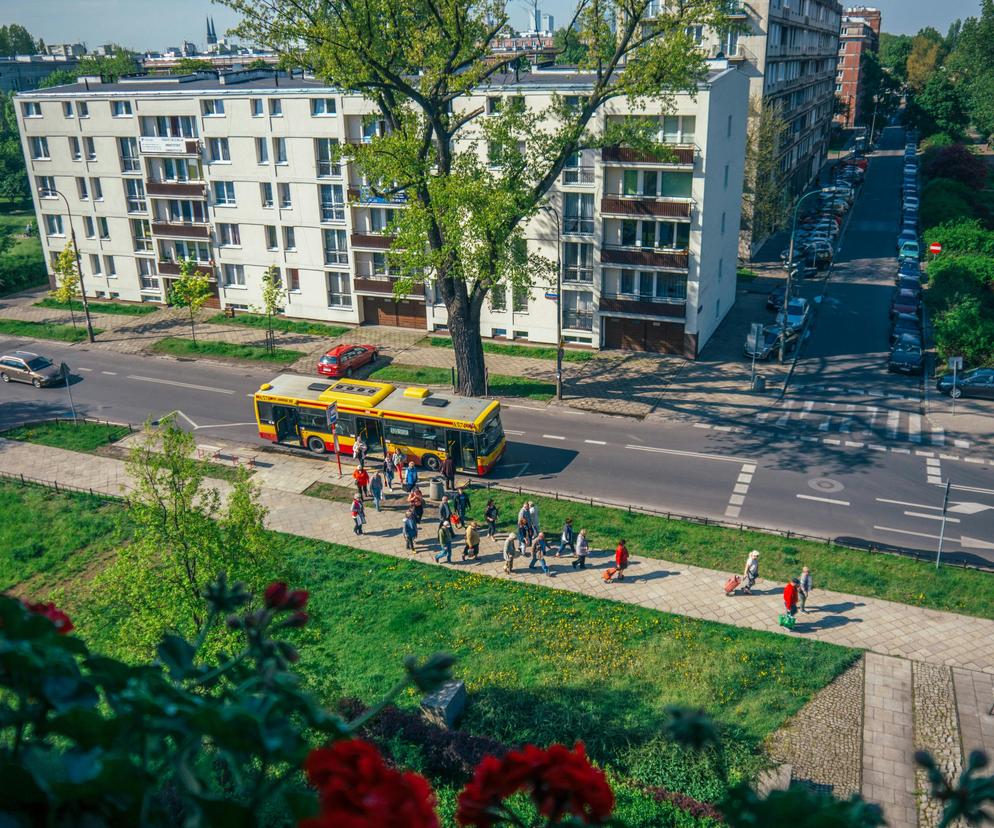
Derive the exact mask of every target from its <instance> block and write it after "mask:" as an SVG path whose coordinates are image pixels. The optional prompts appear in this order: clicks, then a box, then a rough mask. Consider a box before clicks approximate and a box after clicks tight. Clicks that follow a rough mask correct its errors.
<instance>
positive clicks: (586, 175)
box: [563, 167, 594, 184]
mask: <svg viewBox="0 0 994 828" xmlns="http://www.w3.org/2000/svg"><path fill="white" fill-rule="evenodd" d="M593 183H594V168H593V167H567V168H566V169H564V170H563V184H593Z"/></svg>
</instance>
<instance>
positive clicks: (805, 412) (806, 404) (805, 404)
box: [800, 400, 815, 420]
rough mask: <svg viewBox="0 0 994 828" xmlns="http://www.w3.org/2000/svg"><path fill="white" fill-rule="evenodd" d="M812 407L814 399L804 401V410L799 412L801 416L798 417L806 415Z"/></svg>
mask: <svg viewBox="0 0 994 828" xmlns="http://www.w3.org/2000/svg"><path fill="white" fill-rule="evenodd" d="M814 407H815V401H814V400H808V401H807V402H806V403H804V410H803V411H802V412H801V417H800V418H801V419H802V420H803V419H804V418H805V417H807V416H808V414H810V413H811V409H812V408H814Z"/></svg>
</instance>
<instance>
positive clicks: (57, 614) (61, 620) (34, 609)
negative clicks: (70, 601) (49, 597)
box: [24, 604, 74, 635]
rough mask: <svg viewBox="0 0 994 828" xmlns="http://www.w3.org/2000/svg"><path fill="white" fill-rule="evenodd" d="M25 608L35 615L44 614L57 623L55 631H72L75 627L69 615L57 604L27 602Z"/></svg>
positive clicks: (63, 633) (62, 632) (62, 633)
mask: <svg viewBox="0 0 994 828" xmlns="http://www.w3.org/2000/svg"><path fill="white" fill-rule="evenodd" d="M24 608H25V609H26V610H27V611H28V612H30V613H33V614H34V615H43V616H45V618H47V619H48V620H49V621H51V622H52V623H53V624H54V625H55V631H56V632H58V633H60V634H61V635H65V634H66V633H68V632H72V631H73V629H74V627H73V624H72V621H70V620H69V616H68V615H66V614H65V613H64V612H63V611H62V610H60V609H57V608H56V606H55V604H25V605H24Z"/></svg>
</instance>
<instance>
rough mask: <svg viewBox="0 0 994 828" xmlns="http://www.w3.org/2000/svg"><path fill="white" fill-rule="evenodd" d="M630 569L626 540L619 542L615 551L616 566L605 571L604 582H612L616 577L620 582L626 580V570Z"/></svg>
mask: <svg viewBox="0 0 994 828" xmlns="http://www.w3.org/2000/svg"><path fill="white" fill-rule="evenodd" d="M626 569H628V547H627V546H626V545H625V541H624V539H622V540H620V541H618V547H617V548H616V549H615V550H614V566H613V567H611V568H610V569H606V570H604V580H605V581H610V580H611V578H613V577H614V576H615V575H617V576H618V580H619V581H623V580H625V570H626Z"/></svg>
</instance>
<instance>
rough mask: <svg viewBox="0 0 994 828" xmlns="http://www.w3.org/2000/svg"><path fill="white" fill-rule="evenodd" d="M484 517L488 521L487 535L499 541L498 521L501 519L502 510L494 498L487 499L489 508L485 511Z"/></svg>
mask: <svg viewBox="0 0 994 828" xmlns="http://www.w3.org/2000/svg"><path fill="white" fill-rule="evenodd" d="M483 519H484V520H485V521H486V522H487V536H488V537H490V538H493V540H494V542H495V543H496V542H497V521H498V520H500V512H499V511H497V504H496V503H494V501H493V498H491V499H490V500H488V501H487V508H486V509H485V510H484V512H483Z"/></svg>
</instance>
